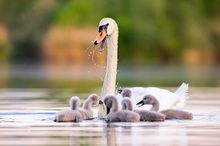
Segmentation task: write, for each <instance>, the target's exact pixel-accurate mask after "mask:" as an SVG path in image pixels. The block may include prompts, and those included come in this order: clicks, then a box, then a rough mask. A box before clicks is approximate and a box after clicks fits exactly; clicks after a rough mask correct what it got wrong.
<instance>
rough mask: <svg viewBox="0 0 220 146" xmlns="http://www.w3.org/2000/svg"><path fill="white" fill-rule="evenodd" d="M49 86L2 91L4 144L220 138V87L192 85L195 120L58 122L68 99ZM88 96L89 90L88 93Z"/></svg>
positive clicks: (209, 141)
mask: <svg viewBox="0 0 220 146" xmlns="http://www.w3.org/2000/svg"><path fill="white" fill-rule="evenodd" d="M49 92H50V91H47V90H8V91H7V92H6V91H3V90H2V91H1V92H0V99H1V104H0V145H2V146H26V145H28V146H30V145H36V146H52V145H56V146H75V145H94V146H95V145H112V146H113V145H119V146H120V145H128V146H129V145H131V146H132V145H133V146H136V145H152V146H168V145H179V146H187V145H201V146H203V145H207V146H218V145H219V144H220V139H219V135H220V107H219V105H220V94H219V93H220V89H219V88H192V89H191V91H190V99H189V100H188V102H187V106H186V108H185V110H187V111H190V112H192V113H193V115H194V119H193V120H167V121H165V122H139V123H112V124H107V123H106V122H105V121H103V120H99V119H96V118H95V119H94V120H87V121H83V122H80V123H55V122H53V118H54V114H55V113H56V112H57V111H59V110H61V109H65V108H66V105H65V104H64V103H60V102H58V101H56V100H51V99H50V98H49V96H50V93H49ZM82 95H83V96H84V94H82Z"/></svg>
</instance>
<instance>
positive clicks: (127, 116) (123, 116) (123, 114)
mask: <svg viewBox="0 0 220 146" xmlns="http://www.w3.org/2000/svg"><path fill="white" fill-rule="evenodd" d="M104 103H105V105H106V106H107V107H108V108H110V112H109V114H108V115H107V122H139V121H140V116H139V115H138V114H137V113H135V112H132V111H129V110H120V111H119V109H118V101H117V99H116V97H115V96H111V95H109V96H106V97H105V98H104Z"/></svg>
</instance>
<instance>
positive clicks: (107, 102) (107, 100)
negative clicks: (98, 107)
mask: <svg viewBox="0 0 220 146" xmlns="http://www.w3.org/2000/svg"><path fill="white" fill-rule="evenodd" d="M114 100H116V97H115V96H113V95H108V96H106V97H105V98H104V104H105V106H106V109H107V113H106V114H109V112H110V109H111V108H112V106H113V101H114ZM116 104H117V103H116Z"/></svg>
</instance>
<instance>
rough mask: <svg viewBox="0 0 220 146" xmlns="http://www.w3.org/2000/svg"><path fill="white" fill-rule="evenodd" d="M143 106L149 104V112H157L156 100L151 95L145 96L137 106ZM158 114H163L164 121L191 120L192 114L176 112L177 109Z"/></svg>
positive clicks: (157, 103) (181, 111)
mask: <svg viewBox="0 0 220 146" xmlns="http://www.w3.org/2000/svg"><path fill="white" fill-rule="evenodd" d="M144 104H150V105H152V107H151V109H150V110H151V111H158V110H159V107H160V104H159V102H158V100H157V99H156V98H155V97H154V96H152V95H146V96H144V97H143V100H141V101H140V102H139V103H137V105H140V106H142V105H144ZM159 112H160V113H162V114H164V115H165V116H166V119H192V118H193V115H192V113H189V112H186V111H183V110H178V109H166V110H161V111H159Z"/></svg>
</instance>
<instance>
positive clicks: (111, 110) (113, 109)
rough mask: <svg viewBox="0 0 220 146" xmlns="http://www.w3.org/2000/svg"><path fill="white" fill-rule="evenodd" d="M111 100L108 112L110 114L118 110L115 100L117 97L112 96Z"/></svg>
mask: <svg viewBox="0 0 220 146" xmlns="http://www.w3.org/2000/svg"><path fill="white" fill-rule="evenodd" d="M111 101H112V107H111V108H110V112H109V114H112V113H114V112H117V111H118V101H117V99H116V98H112V99H111Z"/></svg>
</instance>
